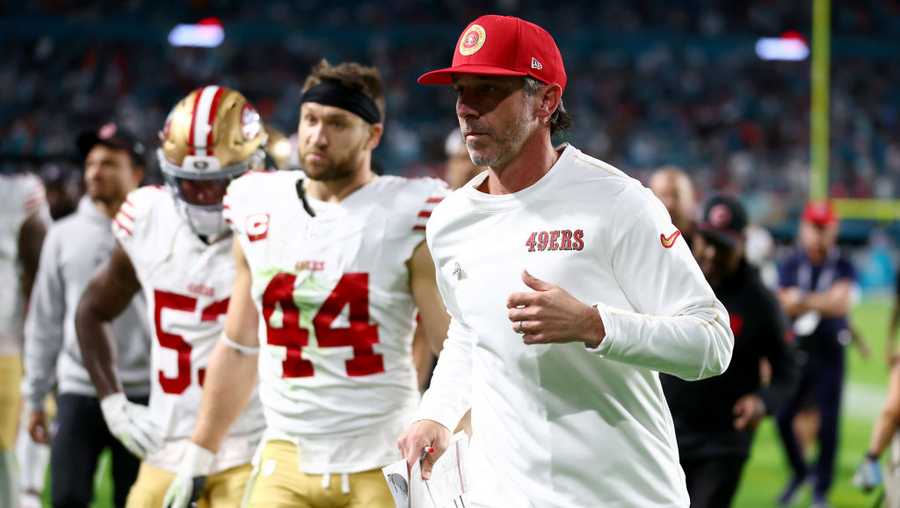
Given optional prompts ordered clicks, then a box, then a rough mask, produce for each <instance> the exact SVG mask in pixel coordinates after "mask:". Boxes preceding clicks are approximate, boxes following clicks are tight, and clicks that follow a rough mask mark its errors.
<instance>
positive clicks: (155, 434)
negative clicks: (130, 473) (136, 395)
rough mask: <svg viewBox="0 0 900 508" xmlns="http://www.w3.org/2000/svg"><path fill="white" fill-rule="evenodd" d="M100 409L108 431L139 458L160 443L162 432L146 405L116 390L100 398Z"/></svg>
mask: <svg viewBox="0 0 900 508" xmlns="http://www.w3.org/2000/svg"><path fill="white" fill-rule="evenodd" d="M100 409H101V410H102V411H103V419H104V420H106V426H107V427H109V432H110V433H111V434H112V435H113V436H115V437H116V439H118V440H119V441H121V442H122V444H123V445H125V448H128V451H130V452H131V453H133V454H135V455H137V456H138V457H139V458H141V459H143V458H145V457H146V456H147V455H148V454H150V453H152V452H154V451H156V450H158V449H159V447H160V446H161V445H162V432H161V431H160V430H159V428H158V427H157V426H156V424H155V423H154V422H153V417H152V416H151V415H150V408H148V407H147V406H144V405H141V404H135V403H133V402H129V401H128V399H126V398H125V394H124V393H122V392H117V393H114V394H112V395H108V396H107V397H105V398H104V399H103V400H101V401H100Z"/></svg>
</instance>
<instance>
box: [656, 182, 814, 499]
mask: <svg viewBox="0 0 900 508" xmlns="http://www.w3.org/2000/svg"><path fill="white" fill-rule="evenodd" d="M746 227H747V215H746V212H745V211H744V209H743V207H742V206H741V204H740V203H739V202H738V201H737V200H735V199H732V198H729V197H725V196H715V197H712V198H711V199H710V200H708V201H707V202H706V204H705V205H704V207H703V216H702V220H701V221H700V223H699V224H697V229H696V232H695V234H694V236H693V242H692V250H693V252H694V257H696V258H697V262H698V264H699V265H700V268H701V269H702V270H703V273H704V275H705V276H706V279H707V280H708V281H709V284H710V286H712V288H713V291H715V293H716V297H717V298H718V299H719V300H720V301H721V302H722V304H723V305H725V308H726V309H727V310H728V314H729V317H730V319H731V329H732V331H733V332H734V355H733V357H732V360H731V365H730V366H729V367H728V370H727V371H725V373H724V374H722V375H721V376H718V377H714V378H710V379H706V380H703V381H696V382H687V381H682V380H681V379H678V378H676V377H673V376H668V375H660V378H661V380H662V385H663V390H664V391H665V394H666V399H667V400H668V402H669V408H670V409H671V411H672V418H673V419H674V421H675V433H676V436H677V438H678V451H679V455H680V458H681V466H682V468H684V472H685V476H686V477H687V487H688V493H689V494H690V497H691V507H692V508H702V507H714V508H722V507H727V506H730V505H731V499H732V497H734V493H735V491H736V490H737V487H738V483H739V481H740V477H741V472H742V470H743V467H744V463H745V462H746V460H747V457H748V456H749V452H750V446H751V444H752V441H753V435H754V431H755V428H756V426H757V424H758V423H759V422H760V421H761V420H762V419H763V418H764V417H765V416H766V415H767V414H773V413H774V412H775V411H776V410H777V409H778V407H779V405H780V404H781V402H782V401H783V400H784V398H785V397H786V396H787V395H788V394H789V393H790V392H791V390H792V389H793V385H794V382H795V378H796V366H795V363H794V356H793V353H792V352H791V350H790V349H789V347H788V345H787V343H786V342H785V340H784V336H785V335H784V325H783V322H782V315H781V311H780V309H779V307H778V303H777V301H776V300H775V296H774V295H773V294H772V293H771V292H770V291H769V290H768V289H766V288H765V286H764V285H763V283H762V280H761V279H760V277H759V274H758V272H757V270H756V269H755V268H754V267H753V266H751V265H750V264H749V263H748V262H747V260H746V259H745V257H744V243H745V237H744V229H745V228H746ZM763 360H765V361H767V362H768V364H769V365H770V366H771V372H772V378H771V384H769V385H768V386H766V383H765V382H764V381H763V379H762V377H761V374H760V372H761V370H760V366H761V363H762V361H763Z"/></svg>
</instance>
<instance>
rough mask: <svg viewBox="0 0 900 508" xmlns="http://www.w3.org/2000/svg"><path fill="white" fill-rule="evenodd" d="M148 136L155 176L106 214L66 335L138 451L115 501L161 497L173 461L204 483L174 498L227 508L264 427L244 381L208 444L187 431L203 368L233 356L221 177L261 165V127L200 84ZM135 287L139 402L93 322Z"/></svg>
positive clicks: (158, 500) (115, 429)
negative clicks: (155, 143) (155, 137)
mask: <svg viewBox="0 0 900 508" xmlns="http://www.w3.org/2000/svg"><path fill="white" fill-rule="evenodd" d="M160 141H161V147H160V148H159V150H158V152H157V156H158V159H159V164H160V168H161V169H162V173H163V175H164V177H165V180H166V185H165V187H143V188H140V189H138V190H136V191H134V192H132V193H131V194H130V195H129V197H128V200H127V201H126V202H125V204H124V205H123V206H122V208H121V210H120V212H119V214H118V215H117V216H116V218H115V221H114V225H113V230H114V232H115V234H116V237H117V239H118V244H117V246H116V248H115V249H114V251H113V254H112V258H111V259H110V261H109V263H108V264H107V265H106V266H105V267H104V268H103V269H102V270H101V271H100V272H98V273H97V274H96V275H95V276H94V278H93V280H92V281H91V283H90V285H89V286H88V288H87V290H86V291H85V293H84V296H83V297H82V299H81V303H80V304H79V307H78V312H77V316H76V328H77V332H78V339H79V343H80V344H81V350H82V354H83V355H84V358H85V364H86V365H87V367H88V369H89V371H90V374H91V379H92V380H93V382H94V384H95V385H96V387H97V391H98V394H99V396H100V397H101V407H102V409H103V415H104V417H105V419H106V422H107V425H108V426H109V428H110V430H111V431H112V433H113V434H114V435H115V436H116V437H118V438H119V439H120V440H121V441H122V442H123V443H124V444H125V445H126V446H127V447H128V448H129V449H130V450H132V451H133V452H134V453H135V454H136V455H138V456H140V457H141V458H142V459H143V462H142V464H141V469H140V472H139V473H138V478H137V481H136V482H135V484H134V485H133V486H132V489H131V492H130V493H129V496H128V501H127V505H126V506H129V507H151V506H152V507H159V506H162V505H163V502H164V498H165V496H166V492H167V490H168V489H169V486H170V484H171V483H172V481H173V480H174V479H175V478H176V476H177V475H178V474H179V472H180V471H182V470H183V469H185V468H188V469H190V470H191V471H199V472H202V475H198V476H203V477H204V478H203V479H204V480H205V482H200V481H197V482H195V481H193V479H192V481H191V485H189V486H183V487H184V488H182V489H181V490H180V491H179V492H180V493H181V494H182V495H187V496H191V497H193V498H194V500H198V501H199V502H200V505H201V506H209V505H211V506H236V505H237V504H238V503H239V502H240V499H241V497H242V495H243V491H244V485H245V483H246V481H247V478H248V477H249V473H250V460H251V458H252V456H253V452H254V450H255V447H256V443H257V442H258V440H259V437H260V434H261V432H262V430H263V424H264V423H263V418H262V415H261V409H260V406H259V403H258V400H257V398H256V395H255V393H253V389H252V388H251V390H248V391H247V399H248V400H250V403H249V405H247V406H246V408H245V409H244V410H243V411H242V413H241V414H240V416H239V417H238V418H237V422H236V423H235V425H234V426H232V427H231V429H230V431H229V432H228V434H227V436H225V438H224V442H223V444H222V446H221V447H219V448H218V452H217V453H211V452H209V451H207V450H206V449H203V448H200V447H198V446H196V445H194V444H192V443H191V441H190V435H191V432H192V430H193V428H194V423H195V421H196V419H197V409H198V407H199V406H200V400H201V397H202V396H203V391H202V386H203V384H204V380H205V377H206V376H205V374H206V370H207V368H209V367H210V366H212V365H214V364H215V363H216V362H220V361H223V359H225V358H227V357H228V356H229V355H239V354H241V352H240V350H235V349H233V348H231V347H229V345H228V344H227V343H224V342H222V341H220V340H219V337H220V336H221V335H222V329H223V320H224V317H225V313H226V310H227V309H228V301H229V295H230V293H231V286H232V283H233V279H234V273H235V272H234V264H233V262H232V258H231V254H230V251H231V242H230V236H231V232H230V230H229V229H228V226H227V225H226V224H225V221H224V219H223V218H222V208H223V205H222V198H223V197H224V195H225V190H226V188H227V187H228V184H229V183H230V182H231V181H232V180H234V179H235V178H237V177H238V176H240V175H242V174H244V173H246V172H248V171H252V170H254V169H259V168H261V167H262V161H263V153H262V147H263V145H264V143H265V132H264V130H263V127H262V122H261V121H260V118H259V114H258V113H257V112H256V110H255V109H254V108H253V106H252V105H251V104H250V103H249V102H248V101H247V100H246V99H245V98H244V96H243V95H241V94H240V93H239V92H237V91H235V90H232V89H229V88H225V87H221V86H206V87H203V88H200V89H197V90H194V91H193V92H191V93H190V94H189V95H188V96H187V97H185V98H184V99H182V100H181V101H180V102H178V104H176V105H175V107H174V108H173V109H172V112H171V113H170V114H169V116H168V118H167V119H166V123H165V127H164V128H163V130H162V132H161V133H160ZM141 290H143V293H144V295H145V297H146V300H147V308H148V313H149V319H150V322H151V323H152V324H151V327H152V332H153V334H154V338H155V340H154V341H153V347H152V362H151V366H152V370H151V372H152V374H151V376H152V383H153V384H152V391H151V395H150V405H149V408H147V407H145V406H138V405H135V404H132V403H129V402H128V401H127V400H126V399H125V397H124V396H123V394H122V392H121V385H120V382H119V380H118V377H117V374H116V372H115V369H114V368H113V363H112V361H111V359H112V357H114V352H113V350H112V348H111V338H110V337H109V335H108V333H107V332H106V331H105V329H104V326H103V324H104V323H105V322H108V321H109V320H111V319H112V318H113V317H115V316H116V315H117V314H118V313H119V312H120V311H121V309H122V307H123V302H127V301H128V300H129V299H130V298H131V296H132V295H134V294H135V293H137V292H138V291H141ZM232 374H236V373H232ZM198 480H199V479H198Z"/></svg>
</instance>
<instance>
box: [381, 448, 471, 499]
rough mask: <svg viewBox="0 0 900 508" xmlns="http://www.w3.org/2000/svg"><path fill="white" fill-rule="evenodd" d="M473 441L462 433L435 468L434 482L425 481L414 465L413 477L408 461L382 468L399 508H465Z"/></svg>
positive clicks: (432, 477) (432, 478) (432, 476)
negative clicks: (469, 446)
mask: <svg viewBox="0 0 900 508" xmlns="http://www.w3.org/2000/svg"><path fill="white" fill-rule="evenodd" d="M468 444H469V439H468V436H466V435H465V434H464V433H459V434H457V435H455V436H453V438H451V440H450V445H449V446H448V447H447V451H445V452H444V454H443V455H441V458H440V459H438V461H437V462H436V463H435V464H434V467H433V468H432V470H431V479H430V480H428V481H424V480H422V469H421V465H420V464H419V463H418V462H417V463H416V464H413V467H412V471H410V473H409V475H407V472H406V461H405V460H401V461H399V462H395V463H393V464H391V465H389V466H387V467H384V468H382V470H381V471H382V472H383V473H384V478H385V480H386V481H387V483H388V487H389V488H390V490H391V494H393V496H394V503H395V504H396V507H397V508H464V507H465V501H464V496H463V494H464V493H465V492H466V485H467V484H468V483H467V478H466V468H465V461H466V453H467V452H468Z"/></svg>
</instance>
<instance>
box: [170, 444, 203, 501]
mask: <svg viewBox="0 0 900 508" xmlns="http://www.w3.org/2000/svg"><path fill="white" fill-rule="evenodd" d="M215 458H216V454H215V453H213V452H211V451H209V450H207V449H206V448H203V447H202V446H199V445H197V444H195V443H194V442H193V441H191V442H189V443H188V449H187V452H186V453H185V454H184V459H183V460H182V461H181V464H180V465H179V466H178V472H177V473H176V475H175V479H174V480H172V483H171V484H169V489H168V490H167V491H166V497H165V498H164V499H163V507H164V508H188V507H192V508H193V507H195V506H197V500H198V499H200V495H201V494H202V493H203V487H204V485H205V484H206V477H207V475H209V472H210V470H211V469H212V464H213V461H214V460H215Z"/></svg>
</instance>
